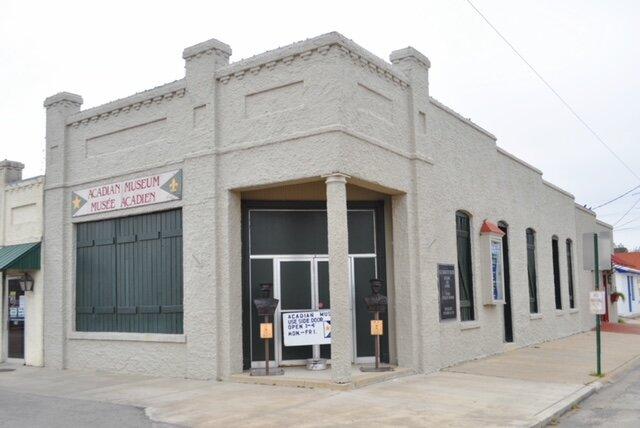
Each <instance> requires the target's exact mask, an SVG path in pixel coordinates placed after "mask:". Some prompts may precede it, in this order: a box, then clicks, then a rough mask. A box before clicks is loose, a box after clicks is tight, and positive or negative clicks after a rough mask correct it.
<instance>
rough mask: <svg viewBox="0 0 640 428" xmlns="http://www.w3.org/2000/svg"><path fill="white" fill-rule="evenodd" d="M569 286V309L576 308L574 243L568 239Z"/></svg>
mask: <svg viewBox="0 0 640 428" xmlns="http://www.w3.org/2000/svg"><path fill="white" fill-rule="evenodd" d="M567 284H568V285H569V308H571V309H573V308H575V307H576V299H575V293H574V290H573V243H572V242H571V239H567Z"/></svg>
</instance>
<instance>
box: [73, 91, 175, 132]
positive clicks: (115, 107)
mask: <svg viewBox="0 0 640 428" xmlns="http://www.w3.org/2000/svg"><path fill="white" fill-rule="evenodd" d="M185 92H186V89H185V81H184V79H181V80H176V81H175V82H171V83H167V84H165V85H162V86H158V87H156V88H153V89H149V90H147V91H143V92H138V93H137V94H134V95H131V96H129V97H126V98H121V99H119V100H115V101H111V102H109V103H106V104H103V105H100V106H97V107H93V108H90V109H87V110H83V111H81V112H78V113H76V114H73V115H71V116H69V117H68V118H67V125H71V126H73V127H76V128H77V127H78V126H80V125H86V124H88V123H90V122H96V121H98V120H105V119H109V118H111V117H115V116H118V115H119V114H121V113H129V112H131V111H136V110H140V109H141V108H143V107H149V106H151V105H153V104H160V103H163V102H167V101H171V100H172V99H174V98H181V97H183V96H184V94H185Z"/></svg>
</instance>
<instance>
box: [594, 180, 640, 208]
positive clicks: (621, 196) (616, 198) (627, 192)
mask: <svg viewBox="0 0 640 428" xmlns="http://www.w3.org/2000/svg"><path fill="white" fill-rule="evenodd" d="M638 188H640V184H638V185H637V186H636V187H634V188H633V189H631V190H628V191H626V192H624V193H623V194H622V195H620V196H618V197H615V198H613V199H611V200H610V201H607V202H605V203H604V204H600V205H598V206H597V207H594V208H592V209H594V210H597V209H598V208H602V207H604V206H605V205H609V204H610V203H612V202H615V201H617V200H618V199H620V198H623V197H625V196H627V195H628V194H629V193H631V192H633V191H634V190H636V189H638ZM634 195H635V193H634Z"/></svg>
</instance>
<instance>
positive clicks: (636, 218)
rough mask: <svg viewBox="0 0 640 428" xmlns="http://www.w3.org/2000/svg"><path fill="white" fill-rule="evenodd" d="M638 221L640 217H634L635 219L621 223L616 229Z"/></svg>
mask: <svg viewBox="0 0 640 428" xmlns="http://www.w3.org/2000/svg"><path fill="white" fill-rule="evenodd" d="M638 220H640V217H635V218H633V219H631V220H629V221H625V222H624V223H622V224H621V225H620V226H618V227H622V226H626V225H628V224H631V223H633V222H634V221H638Z"/></svg>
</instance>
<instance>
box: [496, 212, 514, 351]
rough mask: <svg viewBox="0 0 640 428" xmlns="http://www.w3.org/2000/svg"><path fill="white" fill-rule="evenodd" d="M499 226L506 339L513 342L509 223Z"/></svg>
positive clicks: (502, 223)
mask: <svg viewBox="0 0 640 428" xmlns="http://www.w3.org/2000/svg"><path fill="white" fill-rule="evenodd" d="M498 227H499V228H500V230H501V231H502V232H503V233H504V235H503V236H502V260H503V266H504V307H503V312H504V341H505V342H513V315H512V310H511V268H510V260H509V225H508V224H507V222H505V221H499V222H498Z"/></svg>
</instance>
